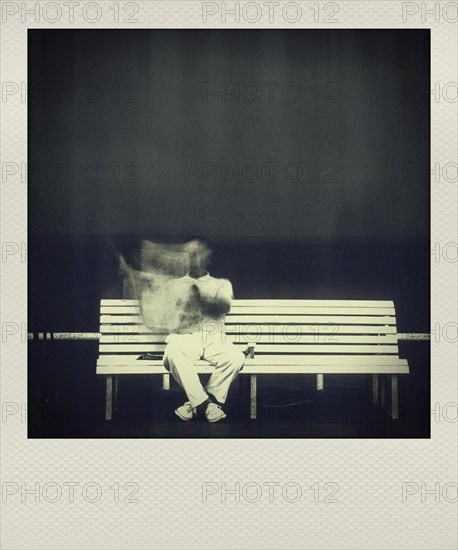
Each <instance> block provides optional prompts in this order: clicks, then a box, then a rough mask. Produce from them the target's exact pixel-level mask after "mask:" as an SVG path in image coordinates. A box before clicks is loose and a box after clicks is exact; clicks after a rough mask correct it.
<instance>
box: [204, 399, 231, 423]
mask: <svg viewBox="0 0 458 550" xmlns="http://www.w3.org/2000/svg"><path fill="white" fill-rule="evenodd" d="M205 416H206V417H207V420H208V421H209V422H218V421H220V420H223V418H226V414H225V412H224V411H223V409H222V408H221V407H220V406H219V405H217V404H216V403H209V404H208V405H207V408H206V409H205Z"/></svg>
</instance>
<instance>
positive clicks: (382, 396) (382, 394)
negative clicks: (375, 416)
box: [380, 375, 385, 409]
mask: <svg viewBox="0 0 458 550" xmlns="http://www.w3.org/2000/svg"><path fill="white" fill-rule="evenodd" d="M380 406H381V407H382V409H385V377H384V376H383V375H382V376H381V377H380Z"/></svg>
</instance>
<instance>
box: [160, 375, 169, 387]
mask: <svg viewBox="0 0 458 550" xmlns="http://www.w3.org/2000/svg"><path fill="white" fill-rule="evenodd" d="M162 389H163V390H169V389H170V374H163V375H162Z"/></svg>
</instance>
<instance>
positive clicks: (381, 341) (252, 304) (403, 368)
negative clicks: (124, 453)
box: [97, 300, 409, 420]
mask: <svg viewBox="0 0 458 550" xmlns="http://www.w3.org/2000/svg"><path fill="white" fill-rule="evenodd" d="M225 328H226V334H228V335H230V337H231V338H232V340H233V341H234V343H235V344H240V345H241V346H242V345H243V347H244V348H246V347H247V343H249V344H252V343H255V344H256V348H255V349H256V353H255V354H254V353H253V351H254V348H253V347H251V353H250V356H249V357H248V358H247V361H246V364H245V366H244V368H243V370H242V371H241V373H240V374H241V375H248V376H250V393H251V396H250V411H251V418H252V419H256V384H257V376H258V375H261V374H269V375H276V374H282V375H283V374H297V375H299V374H301V375H303V374H314V375H316V384H317V389H318V390H322V389H323V387H324V385H323V380H324V375H328V374H365V375H367V374H369V375H372V398H373V403H374V404H375V405H378V404H380V405H381V406H383V407H384V404H385V379H386V376H389V378H390V389H391V407H390V411H389V412H390V414H391V417H392V418H393V419H397V418H398V375H400V374H408V373H409V366H408V364H407V361H406V360H405V359H400V358H399V351H398V341H397V329H396V316H395V309H394V304H393V302H390V301H361V300H234V301H233V305H232V308H231V311H230V313H229V314H228V315H227V317H226V323H225ZM165 337H166V335H165V334H152V333H151V330H149V329H148V328H146V327H145V326H143V325H142V321H141V317H140V311H139V304H138V301H136V300H102V301H101V310H100V347H99V352H100V354H99V358H98V360H97V374H101V375H105V376H106V377H107V380H106V419H107V420H111V418H112V411H113V405H115V406H116V399H117V376H118V375H121V374H160V375H162V376H163V388H164V389H169V388H170V375H169V374H168V371H167V370H166V369H165V367H164V366H163V364H162V360H161V359H152V360H138V357H139V355H141V354H144V353H146V352H149V353H157V354H159V355H162V354H163V351H164V348H165V342H164V341H165ZM196 367H197V368H198V372H199V373H211V372H212V367H211V366H210V365H209V363H207V362H206V361H199V362H198V363H197V365H196ZM113 377H114V378H113ZM113 401H115V402H114V403H113Z"/></svg>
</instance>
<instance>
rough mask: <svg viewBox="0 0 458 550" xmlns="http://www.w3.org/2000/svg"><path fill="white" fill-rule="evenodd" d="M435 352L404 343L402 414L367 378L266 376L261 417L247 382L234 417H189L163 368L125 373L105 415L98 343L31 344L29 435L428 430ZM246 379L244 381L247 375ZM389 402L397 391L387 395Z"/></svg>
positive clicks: (230, 410)
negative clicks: (319, 386) (253, 415)
mask: <svg viewBox="0 0 458 550" xmlns="http://www.w3.org/2000/svg"><path fill="white" fill-rule="evenodd" d="M429 351H430V346H429V344H428V343H426V342H416V343H404V344H402V345H401V353H400V355H401V357H405V358H407V359H408V361H409V365H410V368H411V374H409V375H406V376H400V377H399V417H400V418H399V420H397V421H392V420H391V419H390V417H389V415H388V414H387V413H385V412H384V411H382V410H381V409H380V408H379V407H378V408H377V407H373V406H372V404H371V386H370V384H371V380H370V377H368V376H325V390H324V391H320V392H317V391H316V390H315V388H314V383H315V377H314V376H282V377H280V376H277V377H268V376H262V377H259V378H258V419H257V420H256V421H251V420H250V418H249V396H248V393H247V388H246V387H245V386H246V382H247V381H248V378H245V377H243V376H242V377H240V378H239V380H238V381H236V382H235V383H234V384H233V387H232V389H231V394H230V396H229V400H228V402H227V404H226V407H225V409H226V412H227V414H228V418H227V420H225V421H224V422H222V423H218V424H208V423H206V422H199V421H196V422H194V421H193V422H182V421H181V420H179V419H178V418H177V417H176V416H175V415H174V412H173V411H174V409H175V408H176V407H177V406H179V405H180V404H182V403H183V401H184V397H185V396H184V393H183V392H182V390H181V389H180V388H179V387H177V386H176V384H172V388H171V390H170V391H168V392H164V391H163V390H162V389H161V377H160V376H135V375H132V376H121V377H119V390H118V410H117V411H116V414H115V416H114V419H113V420H112V421H109V422H107V421H105V420H104V416H105V415H104V406H105V380H104V377H103V376H97V375H96V374H95V362H96V356H97V342H86V343H84V342H48V343H46V342H31V343H30V346H29V400H28V435H29V437H30V438H131V437H135V438H428V437H430V399H429V397H430V395H429ZM244 380H245V383H244ZM387 405H389V399H388V396H387Z"/></svg>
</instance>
